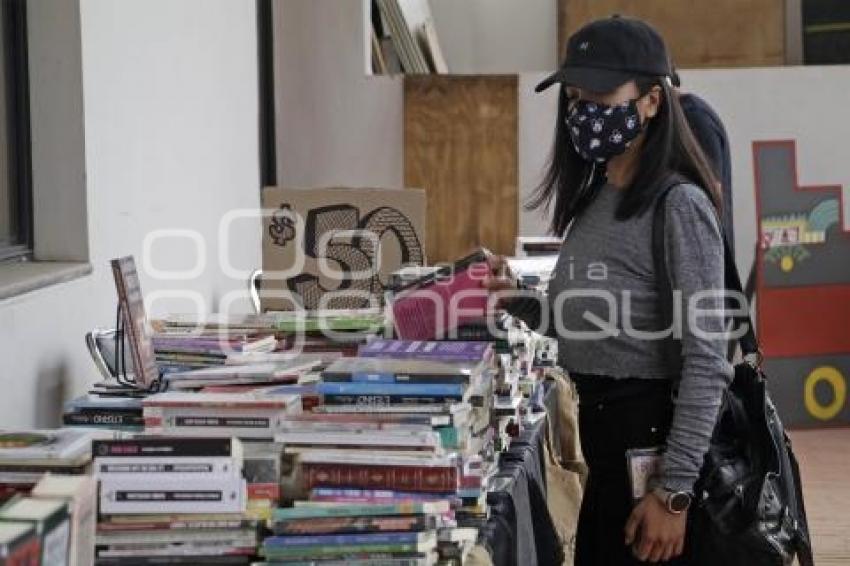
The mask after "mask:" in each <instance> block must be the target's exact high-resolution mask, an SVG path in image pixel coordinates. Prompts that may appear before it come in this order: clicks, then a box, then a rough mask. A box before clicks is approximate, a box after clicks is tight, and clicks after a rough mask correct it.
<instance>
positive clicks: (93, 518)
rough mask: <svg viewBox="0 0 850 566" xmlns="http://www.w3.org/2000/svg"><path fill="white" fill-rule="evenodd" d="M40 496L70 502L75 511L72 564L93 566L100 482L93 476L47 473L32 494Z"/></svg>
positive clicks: (72, 514)
mask: <svg viewBox="0 0 850 566" xmlns="http://www.w3.org/2000/svg"><path fill="white" fill-rule="evenodd" d="M30 495H31V496H32V497H33V498H36V499H61V500H64V501H67V502H68V510H69V512H70V514H71V532H70V549H69V555H68V564H69V565H70V566H90V565H91V564H93V563H94V545H93V544H92V541H93V540H94V536H95V528H96V525H97V482H96V481H95V479H94V478H93V477H92V476H65V475H52V474H47V475H45V476H44V478H42V479H41V481H39V482H38V484H36V486H35V487H34V488H33V490H32V492H31V494H30Z"/></svg>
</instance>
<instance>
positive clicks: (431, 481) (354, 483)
mask: <svg viewBox="0 0 850 566" xmlns="http://www.w3.org/2000/svg"><path fill="white" fill-rule="evenodd" d="M302 466H303V470H304V476H305V481H306V484H307V489H312V488H314V487H356V488H365V489H392V490H399V491H425V492H437V493H442V492H447V491H453V490H455V489H457V469H455V468H442V467H419V466H356V465H350V464H329V463H304V464H302Z"/></svg>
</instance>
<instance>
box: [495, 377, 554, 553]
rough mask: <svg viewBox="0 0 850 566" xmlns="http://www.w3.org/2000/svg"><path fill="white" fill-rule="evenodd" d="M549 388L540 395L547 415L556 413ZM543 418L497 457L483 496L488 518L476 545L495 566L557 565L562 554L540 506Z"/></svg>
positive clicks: (542, 497) (543, 496)
mask: <svg viewBox="0 0 850 566" xmlns="http://www.w3.org/2000/svg"><path fill="white" fill-rule="evenodd" d="M553 393H554V388H550V390H549V391H547V394H546V396H545V404H546V408H547V413H549V414H557V406H556V405H557V399H556V396H555V395H554V394H553ZM547 427H548V423H547V418H543V419H541V420H540V421H538V422H537V423H535V424H534V425H532V426H530V427H528V428H526V429H525V430H524V431H523V432H522V433H521V434H520V436H519V437H518V438H515V439H514V440H513V442H512V443H511V446H510V448H509V449H508V450H507V451H506V452H504V453H502V454H500V455H499V463H498V472H497V473H496V475H495V476H494V478H493V480H492V482H493V483H492V485H493V486H495V488H496V489H494V490H493V491H491V492H490V493H488V494H487V503H488V505H489V507H490V517H489V519H488V520H487V523H486V524H485V526H484V527H483V529H481V532H480V535H479V542H480V543H481V544H482V545H484V547H485V548H486V549H487V550H488V552H489V553H490V557H491V558H492V560H493V564H494V565H495V566H519V565H521V566H535V565H539V566H548V565H555V564H562V563H563V560H564V556H563V549H562V547H561V542H560V541H559V539H558V535H557V533H556V531H555V527H554V525H553V523H552V519H551V517H550V515H549V508H548V507H547V505H546V462H545V459H544V458H545V454H544V442H545V438H546V429H547Z"/></svg>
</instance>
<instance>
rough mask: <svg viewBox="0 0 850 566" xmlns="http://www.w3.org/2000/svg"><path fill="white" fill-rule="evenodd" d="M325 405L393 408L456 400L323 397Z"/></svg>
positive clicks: (454, 398)
mask: <svg viewBox="0 0 850 566" xmlns="http://www.w3.org/2000/svg"><path fill="white" fill-rule="evenodd" d="M322 399H323V401H324V404H325V405H356V406H366V407H371V406H380V407H386V406H393V405H442V404H444V403H452V402H454V401H457V400H458V397H454V396H444V395H440V396H430V397H425V396H416V397H409V396H403V395H324V396H323V397H322Z"/></svg>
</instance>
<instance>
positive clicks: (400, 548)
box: [263, 537, 437, 561]
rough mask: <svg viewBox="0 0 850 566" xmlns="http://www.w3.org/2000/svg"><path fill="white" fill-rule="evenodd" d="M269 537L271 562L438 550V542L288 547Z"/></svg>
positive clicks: (267, 550) (266, 552) (265, 546)
mask: <svg viewBox="0 0 850 566" xmlns="http://www.w3.org/2000/svg"><path fill="white" fill-rule="evenodd" d="M276 538H277V537H269V538H267V539H265V540H264V541H263V554H264V555H265V556H266V558H269V559H271V560H273V561H274V560H286V561H289V560H303V559H311V558H312V559H322V558H325V557H335V558H343V557H346V556H348V555H351V554H354V555H364V554H372V553H379V554H395V553H408V552H427V551H430V550H433V549H434V548H436V546H437V545H436V542H430V543H422V544H417V543H375V544H362V545H361V544H352V545H335V546H293V547H286V546H281V545H276V544H275V543H274V539H276Z"/></svg>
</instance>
